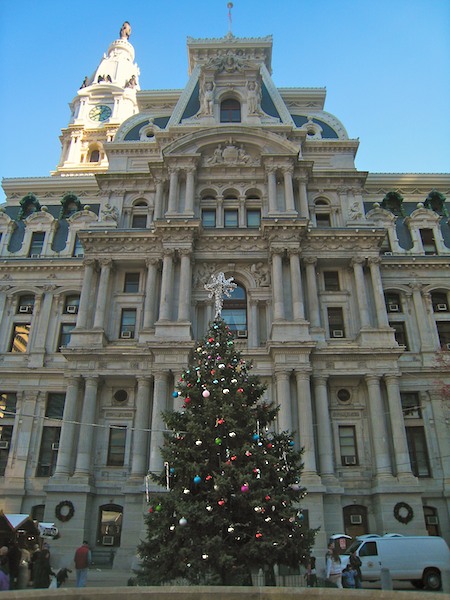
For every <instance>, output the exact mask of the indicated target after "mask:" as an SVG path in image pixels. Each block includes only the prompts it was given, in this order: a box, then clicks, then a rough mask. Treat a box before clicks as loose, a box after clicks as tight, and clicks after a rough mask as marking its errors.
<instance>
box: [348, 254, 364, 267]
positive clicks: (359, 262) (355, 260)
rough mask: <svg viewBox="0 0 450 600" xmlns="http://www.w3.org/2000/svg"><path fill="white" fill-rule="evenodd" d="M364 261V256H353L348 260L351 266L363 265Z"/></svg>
mask: <svg viewBox="0 0 450 600" xmlns="http://www.w3.org/2000/svg"><path fill="white" fill-rule="evenodd" d="M365 262H366V259H365V258H362V257H361V256H353V257H352V259H351V260H350V264H351V266H352V267H353V266H354V265H364V264H365Z"/></svg>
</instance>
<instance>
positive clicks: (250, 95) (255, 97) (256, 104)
mask: <svg viewBox="0 0 450 600" xmlns="http://www.w3.org/2000/svg"><path fill="white" fill-rule="evenodd" d="M247 108H248V114H249V115H260V114H261V87H260V85H259V83H258V82H257V81H252V80H251V81H248V82H247Z"/></svg>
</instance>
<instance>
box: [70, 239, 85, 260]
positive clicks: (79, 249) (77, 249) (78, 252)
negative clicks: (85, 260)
mask: <svg viewBox="0 0 450 600" xmlns="http://www.w3.org/2000/svg"><path fill="white" fill-rule="evenodd" d="M72 256H76V257H77V258H82V257H83V256H84V248H83V246H82V244H81V242H80V240H79V238H78V236H77V235H76V236H75V243H74V245H73V254H72Z"/></svg>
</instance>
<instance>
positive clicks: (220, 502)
mask: <svg viewBox="0 0 450 600" xmlns="http://www.w3.org/2000/svg"><path fill="white" fill-rule="evenodd" d="M217 504H218V505H219V506H223V505H224V504H225V500H219V501H218V502H217Z"/></svg>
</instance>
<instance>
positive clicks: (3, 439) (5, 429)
mask: <svg viewBox="0 0 450 600" xmlns="http://www.w3.org/2000/svg"><path fill="white" fill-rule="evenodd" d="M12 434H13V426H12V425H0V476H1V477H3V475H4V474H5V470H6V465H7V463H8V456H9V449H10V447H11V439H12Z"/></svg>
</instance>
